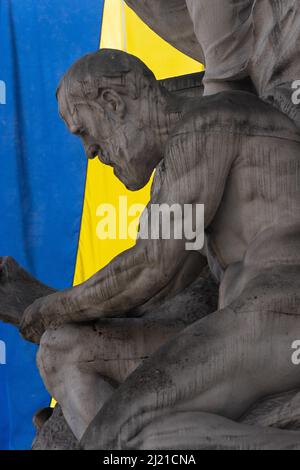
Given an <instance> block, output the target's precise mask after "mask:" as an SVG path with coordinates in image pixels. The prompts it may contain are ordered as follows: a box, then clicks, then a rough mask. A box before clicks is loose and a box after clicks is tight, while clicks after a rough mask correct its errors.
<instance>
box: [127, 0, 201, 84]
mask: <svg viewBox="0 0 300 470" xmlns="http://www.w3.org/2000/svg"><path fill="white" fill-rule="evenodd" d="M166 1H167V0H166ZM125 19H126V44H127V52H130V54H134V55H136V56H137V57H139V58H140V59H142V60H143V62H145V64H146V65H147V66H148V67H149V68H150V69H151V70H152V71H153V72H154V73H155V76H156V78H157V79H158V80H161V79H163V78H169V77H176V76H177V75H185V74H188V73H196V72H201V71H202V70H204V68H203V66H202V65H201V64H199V62H196V61H195V60H193V59H190V58H189V57H187V56H186V55H184V54H182V53H181V52H179V51H178V50H177V49H175V48H174V47H172V46H170V44H168V43H167V42H166V41H164V40H163V39H161V38H160V37H159V36H158V35H157V34H155V33H154V32H153V31H152V30H151V29H150V28H148V26H147V25H146V24H145V23H144V22H143V21H141V20H140V19H139V18H138V16H137V15H136V14H135V13H134V11H133V10H131V9H130V8H129V7H128V6H127V5H125Z"/></svg>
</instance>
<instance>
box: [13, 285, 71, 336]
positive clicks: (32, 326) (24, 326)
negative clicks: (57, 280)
mask: <svg viewBox="0 0 300 470" xmlns="http://www.w3.org/2000/svg"><path fill="white" fill-rule="evenodd" d="M58 297H59V293H54V294H51V295H48V296H46V297H42V298H40V299H37V300H35V301H34V302H33V304H31V305H30V306H29V307H28V308H27V309H26V310H25V312H24V315H23V317H22V321H21V324H20V332H21V335H22V336H23V338H24V339H26V340H27V341H31V342H32V343H37V344H39V342H40V338H41V337H42V335H43V333H44V332H45V331H46V329H47V328H49V327H50V326H59V325H61V324H63V323H64V322H63V321H62V318H63V317H62V315H61V314H60V313H59V309H58V304H59V302H58Z"/></svg>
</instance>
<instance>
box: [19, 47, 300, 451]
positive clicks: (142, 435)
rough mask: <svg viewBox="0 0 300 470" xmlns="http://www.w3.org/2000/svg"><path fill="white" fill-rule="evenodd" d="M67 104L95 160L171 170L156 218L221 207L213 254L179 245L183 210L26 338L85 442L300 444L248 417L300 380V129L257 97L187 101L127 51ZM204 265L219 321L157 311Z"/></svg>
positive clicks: (79, 74) (99, 67)
mask: <svg viewBox="0 0 300 470" xmlns="http://www.w3.org/2000/svg"><path fill="white" fill-rule="evenodd" d="M57 98H58V102H59V110H60V114H61V116H62V118H63V119H64V121H65V122H66V124H67V126H68V128H69V130H70V131H71V132H72V133H73V134H75V135H78V136H79V137H80V138H81V140H82V142H83V145H84V148H85V151H86V154H87V157H88V158H95V157H98V158H99V159H100V160H101V162H103V163H105V164H106V165H111V166H112V167H113V168H114V172H115V175H116V176H117V177H118V178H119V179H120V180H121V181H122V182H123V183H124V184H125V185H126V186H127V188H129V189H131V190H137V189H139V188H142V187H143V186H145V184H146V183H147V182H148V181H149V179H150V176H151V174H152V172H153V170H154V169H155V168H156V173H155V177H154V181H153V184H152V192H151V200H150V202H149V205H148V208H149V207H151V206H152V205H154V204H159V205H162V204H164V205H166V206H172V205H173V204H179V205H180V206H183V205H185V204H189V205H191V206H192V207H196V206H197V204H204V205H205V218H204V219H205V220H204V221H205V230H206V242H205V246H204V248H203V249H202V250H201V253H200V252H199V250H198V249H196V250H195V251H190V250H187V249H186V242H187V240H186V239H184V238H182V239H178V238H176V237H175V236H174V233H175V232H176V228H177V226H178V225H180V224H182V220H181V219H180V218H178V217H177V216H176V215H174V217H173V218H172V224H173V226H172V230H171V232H170V233H171V236H170V238H169V239H165V238H163V237H157V238H156V239H151V237H150V238H148V239H147V238H146V237H139V238H138V240H137V243H136V245H135V246H134V247H133V248H131V249H129V250H128V251H126V252H124V253H122V254H121V255H119V256H118V257H116V258H115V259H114V260H113V261H112V262H111V263H110V264H109V265H108V266H107V267H105V268H104V269H102V270H101V271H99V272H98V273H97V274H95V275H94V276H93V277H92V278H91V279H89V280H88V281H86V282H85V283H83V284H82V285H79V286H77V287H74V288H71V289H68V290H66V291H63V292H55V293H51V294H50V295H49V296H46V297H42V298H41V299H38V300H37V301H35V302H34V303H33V304H32V305H31V306H29V307H28V308H27V309H26V311H25V313H24V315H23V317H22V321H21V332H22V334H23V336H24V338H26V339H28V340H30V341H33V342H37V343H40V348H39V353H38V366H39V369H40V372H41V375H42V377H43V379H44V382H45V385H46V387H47V388H48V390H49V392H50V393H51V394H52V396H54V397H55V399H56V400H57V401H58V402H59V403H60V405H61V407H62V410H63V413H64V416H65V418H66V420H67V422H68V424H69V426H70V428H71V429H72V431H73V433H74V434H75V436H76V437H77V439H78V440H80V441H81V445H82V447H83V448H84V449H153V448H155V449H202V448H239V449H240V448H247V449H249V448H260V449H263V448H282V449H287V448H300V432H298V431H292V430H281V429H274V428H271V427H262V426H256V425H249V424H245V423H246V422H247V420H246V421H245V420H244V421H245V422H244V423H241V422H240V421H241V420H242V417H243V416H244V415H245V413H247V411H248V410H249V409H250V408H251V406H252V405H253V404H255V403H256V402H258V401H259V400H262V399H264V398H266V397H268V396H272V395H276V394H284V393H286V392H290V391H293V390H297V388H299V385H300V368H299V367H297V366H295V365H294V364H293V362H292V359H291V357H292V354H293V351H292V344H293V342H294V341H295V340H297V339H299V338H300V258H299V253H300V226H299V207H300V180H299V175H300V159H299V155H300V134H299V131H298V129H297V126H296V125H295V124H294V122H293V121H292V120H290V119H289V117H287V116H286V115H284V114H282V113H281V112H280V111H278V110H276V109H275V108H274V107H272V106H270V105H268V104H265V103H264V102H263V101H261V100H260V99H259V98H258V97H257V96H255V95H254V94H250V93H246V92H240V91H225V92H222V93H218V94H214V95H212V96H205V97H201V96H200V97H199V98H198V99H188V98H184V97H178V96H176V95H173V94H171V93H169V92H168V91H167V90H166V89H164V88H163V87H162V86H161V85H160V84H159V83H158V82H157V81H156V79H155V77H154V75H153V74H152V72H151V71H150V70H149V69H148V68H147V67H146V66H145V65H144V64H143V63H142V62H141V61H140V60H139V59H137V58H135V57H133V56H131V55H129V54H126V53H123V52H119V51H114V50H105V49H104V50H101V51H98V52H95V53H93V54H89V55H87V56H85V57H83V58H82V59H80V60H79V61H78V62H76V63H75V64H74V65H73V66H72V67H71V68H70V70H69V71H68V72H67V73H66V74H65V76H64V77H63V79H62V80H61V83H60V85H59V88H58V91H57ZM145 214H146V212H145ZM145 214H143V215H142V218H141V226H142V225H143V223H142V222H143V220H144V217H145ZM150 222H152V221H150ZM154 223H155V221H154ZM158 229H159V227H158ZM203 255H205V256H206V257H207V259H208V262H209V265H210V268H211V270H212V272H213V273H214V275H215V277H216V278H217V279H218V281H219V283H220V291H219V293H220V295H219V305H218V308H217V310H216V311H215V312H214V313H212V314H210V315H208V316H205V317H204V318H202V316H203V314H202V313H201V312H200V311H199V312H196V314H195V315H194V316H193V317H191V316H189V315H188V314H187V312H186V310H188V305H187V307H186V309H185V308H182V307H181V308H180V309H179V311H177V313H176V315H175V314H174V312H173V311H172V308H171V309H167V308H165V309H164V308H154V306H156V305H160V304H162V302H163V300H164V299H169V298H176V297H175V296H176V294H177V295H179V294H180V293H181V292H182V291H184V289H185V288H186V287H187V286H189V285H191V283H193V281H195V279H196V278H197V276H198V275H199V273H200V271H201V269H202V268H203V264H204V262H203V260H204V256H203ZM248 423H249V420H248ZM256 424H257V423H256Z"/></svg>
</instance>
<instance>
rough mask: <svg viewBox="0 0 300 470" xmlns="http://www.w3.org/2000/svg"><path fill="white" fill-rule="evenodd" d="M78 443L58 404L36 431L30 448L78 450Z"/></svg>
mask: <svg viewBox="0 0 300 470" xmlns="http://www.w3.org/2000/svg"><path fill="white" fill-rule="evenodd" d="M79 449H80V447H79V443H78V442H77V440H76V438H75V436H74V434H73V433H72V431H71V430H70V428H69V426H68V424H67V423H66V420H65V418H64V416H63V413H62V410H61V408H60V406H59V405H56V406H55V408H54V411H53V414H52V416H51V417H50V418H49V419H48V421H47V422H46V423H45V424H44V426H43V427H42V429H41V430H40V431H38V433H37V436H36V438H35V440H34V441H33V444H32V450H79Z"/></svg>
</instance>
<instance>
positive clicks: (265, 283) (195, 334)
mask: <svg viewBox="0 0 300 470" xmlns="http://www.w3.org/2000/svg"><path fill="white" fill-rule="evenodd" d="M241 274H243V273H241ZM299 284H300V268H299V267H298V266H295V267H293V266H286V267H280V266H275V267H274V268H271V269H268V270H266V271H265V272H262V273H261V274H259V275H256V277H254V278H253V279H252V280H250V281H249V282H248V283H247V285H246V287H245V289H244V290H243V291H242V293H241V294H240V296H239V297H238V298H237V299H236V300H235V301H233V302H232V303H231V305H230V306H228V307H226V308H224V309H223V310H219V311H216V312H215V313H213V314H212V315H209V316H208V317H206V318H204V319H201V320H199V321H197V322H195V323H193V324H192V325H191V326H189V327H187V328H186V329H185V330H184V331H182V332H180V333H179V334H177V335H176V336H175V337H174V338H172V339H171V340H170V341H169V342H168V343H167V344H165V345H163V346H162V347H161V348H160V349H159V350H158V351H157V352H156V353H154V354H153V355H152V356H151V357H150V358H149V359H147V360H145V361H144V362H143V364H142V365H141V366H140V367H139V368H138V369H137V370H135V372H134V373H133V374H131V375H130V376H129V377H128V379H127V380H126V381H125V382H124V383H123V384H122V385H121V386H120V387H119V388H118V390H116V391H115V392H114V393H113V395H112V397H111V399H110V400H109V401H108V402H107V403H106V404H105V405H104V407H103V408H102V410H100V412H99V413H98V415H97V416H96V418H95V419H94V421H93V422H92V423H91V425H90V426H89V428H88V430H87V432H86V433H85V435H84V437H83V439H82V446H83V447H84V448H85V449H127V448H132V446H133V445H135V444H136V445H137V448H150V447H151V446H152V445H153V444H154V442H153V441H152V440H151V439H152V438H151V439H150V437H149V439H150V440H149V442H148V429H149V436H151V435H152V431H153V430H154V429H155V424H153V423H158V422H159V423H160V424H161V425H162V427H161V432H160V434H159V436H160V442H161V444H160V448H168V446H169V444H170V439H172V442H173V444H172V447H173V448H177V449H181V448H182V445H183V440H182V435H183V434H184V433H185V432H186V429H190V430H191V429H193V427H194V429H196V428H197V429H198V427H199V422H200V421H201V423H202V429H201V430H200V431H199V435H200V436H202V437H205V436H209V435H210V433H211V429H212V427H213V428H215V427H218V426H219V421H220V419H215V418H213V417H211V416H209V417H208V419H206V416H207V415H206V414H208V415H219V416H223V417H224V418H227V419H228V420H229V422H228V421H226V420H224V421H222V423H223V424H222V427H221V429H222V432H221V435H222V436H223V437H224V436H225V437H224V440H226V439H227V437H230V436H232V434H233V433H234V434H235V435H236V433H237V431H238V435H240V436H243V435H244V434H245V432H246V434H247V435H248V440H247V441H246V442H247V444H245V446H246V447H249V448H251V445H250V444H251V442H250V441H251V439H252V438H253V447H254V448H255V447H258V446H259V442H261V445H262V447H264V446H265V445H267V444H266V441H265V440H264V439H263V436H264V435H265V434H264V433H265V431H262V435H261V436H260V437H261V438H262V440H261V441H259V439H258V437H256V433H250V434H249V429H246V428H244V425H242V424H240V426H241V428H239V425H238V424H233V423H232V421H238V420H239V419H240V418H241V417H242V416H243V415H244V414H245V413H246V411H247V410H248V409H249V408H250V407H251V406H252V405H253V404H254V403H256V402H258V401H259V400H261V399H263V398H264V397H268V396H270V395H273V394H277V393H284V392H286V391H289V390H294V389H297V388H299V385H300V368H299V366H298V367H297V366H295V365H293V363H292V360H291V358H292V354H293V350H292V343H293V342H294V341H295V340H296V339H299V338H300V315H299V313H300V289H299V287H300V285H299ZM195 412H197V413H199V412H201V413H203V415H202V418H201V415H197V416H198V417H199V416H200V418H195V420H196V421H194V413H195ZM169 415H173V417H172V416H170V418H166V421H165V422H164V419H165V417H168V416H169ZM157 420H161V421H157ZM189 420H190V422H189ZM171 423H173V424H171ZM149 426H150V428H148V427H149ZM164 429H166V440H165V441H164ZM167 431H168V432H167ZM171 432H172V438H170V433H171ZM197 432H198V431H197ZM281 432H282V431H278V433H279V434H278V436H279V437H278V439H280V433H281ZM189 433H190V434H189V435H190V438H191V435H192V431H189ZM217 434H218V432H217V431H215V432H214V433H213V434H212V436H213V437H214V436H215V437H216V436H217ZM139 435H140V436H145V439H140V440H138V439H139V437H138V436H139ZM197 435H198V434H197ZM251 436H252V437H251ZM294 436H295V435H294V434H293V433H292V434H291V441H290V442H291V445H294V444H295V440H294ZM202 437H201V439H202ZM250 437H251V439H250ZM135 438H137V441H136V442H135V444H132V442H134V441H133V440H134V439H135ZM218 439H219V438H218ZM218 439H217V441H216V442H217V445H218V446H219V445H220V440H218ZM272 439H273V436H272ZM297 439H299V441H298V442H300V434H298V435H297ZM196 440H197V439H196ZM190 442H191V444H188V443H187V445H190V446H191V447H190V448H195V445H196V441H195V439H194V440H193V439H192V438H191V440H190ZM268 442H270V441H268ZM276 442H277V444H279V443H280V440H277V441H276ZM282 442H284V444H283V445H284V446H286V445H288V443H287V441H282ZM236 444H237V445H240V441H239V440H237V442H236ZM201 445H202V444H201ZM212 445H213V444H212V443H209V444H208V447H211V446H212ZM224 446H225V447H226V442H224Z"/></svg>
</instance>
